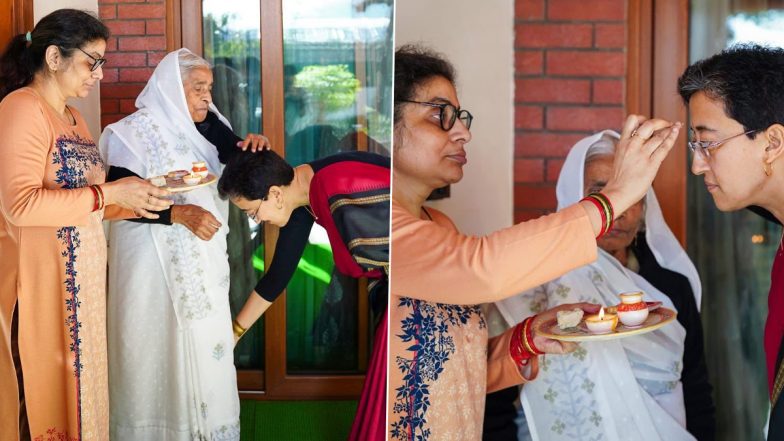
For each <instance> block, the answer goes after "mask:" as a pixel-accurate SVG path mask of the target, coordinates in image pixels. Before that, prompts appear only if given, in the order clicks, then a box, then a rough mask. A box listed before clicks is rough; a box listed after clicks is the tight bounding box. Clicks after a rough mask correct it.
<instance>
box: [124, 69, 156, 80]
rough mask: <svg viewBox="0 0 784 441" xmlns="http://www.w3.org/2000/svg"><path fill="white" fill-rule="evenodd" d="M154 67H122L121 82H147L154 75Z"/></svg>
mask: <svg viewBox="0 0 784 441" xmlns="http://www.w3.org/2000/svg"><path fill="white" fill-rule="evenodd" d="M152 71H153V69H152V68H149V67H126V68H123V69H120V82H121V83H146V82H147V80H149V79H150V76H151V75H152Z"/></svg>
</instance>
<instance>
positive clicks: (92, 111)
mask: <svg viewBox="0 0 784 441" xmlns="http://www.w3.org/2000/svg"><path fill="white" fill-rule="evenodd" d="M62 8H74V9H82V10H85V11H91V12H93V13H95V14H96V15H98V0H35V1H34V2H33V16H34V20H35V22H36V23H38V20H40V19H41V18H43V17H44V16H45V15H46V14H49V13H50V12H52V11H54V10H56V9H62ZM68 104H70V105H72V106H74V107H76V108H77V109H79V112H80V113H81V114H82V116H83V117H84V119H85V120H86V121H87V126H88V127H90V132H91V133H92V134H93V139H94V140H95V142H96V143H97V142H98V137H99V136H100V135H101V86H100V84H99V85H98V87H96V88H95V90H93V91H92V93H90V95H88V96H87V98H82V99H74V100H70V101H68Z"/></svg>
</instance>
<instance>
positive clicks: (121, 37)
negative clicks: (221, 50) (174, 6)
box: [98, 0, 166, 129]
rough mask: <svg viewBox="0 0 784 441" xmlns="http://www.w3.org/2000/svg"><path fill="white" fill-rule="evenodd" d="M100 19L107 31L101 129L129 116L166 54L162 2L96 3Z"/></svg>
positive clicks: (111, 0) (101, 0)
mask: <svg viewBox="0 0 784 441" xmlns="http://www.w3.org/2000/svg"><path fill="white" fill-rule="evenodd" d="M98 10H99V15H100V17H101V20H103V22H104V23H106V25H107V26H108V27H109V29H111V31H112V37H111V38H110V39H109V41H108V42H107V45H106V59H108V60H109V61H108V62H107V63H106V67H104V69H103V80H102V81H101V128H102V129H103V127H105V126H106V125H107V124H111V123H113V122H115V121H117V120H119V119H121V118H122V117H124V116H126V115H129V114H131V113H133V112H134V111H135V110H136V107H135V106H134V105H133V103H134V102H135V101H136V97H137V96H138V95H139V92H141V91H142V89H143V88H144V85H145V83H146V82H147V80H148V79H149V78H150V75H151V74H152V71H153V70H154V69H155V66H157V65H158V62H159V61H160V60H161V59H162V58H163V57H164V55H166V35H165V31H166V20H165V18H164V17H165V13H166V5H165V2H164V1H163V0H161V1H155V0H149V1H144V0H98Z"/></svg>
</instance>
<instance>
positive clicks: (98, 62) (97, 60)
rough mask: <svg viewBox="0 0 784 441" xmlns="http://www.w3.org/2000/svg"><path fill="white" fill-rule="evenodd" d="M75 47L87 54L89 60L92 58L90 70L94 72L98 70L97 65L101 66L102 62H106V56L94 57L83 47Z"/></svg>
mask: <svg viewBox="0 0 784 441" xmlns="http://www.w3.org/2000/svg"><path fill="white" fill-rule="evenodd" d="M77 49H79V50H80V51H82V53H83V54H85V55H87V56H88V57H90V59H91V60H93V65H92V66H90V72H95V71H96V70H98V68H99V67H101V66H103V65H104V64H106V58H95V57H93V56H92V55H90V54H88V53H87V52H85V51H84V49H82V48H80V47H77Z"/></svg>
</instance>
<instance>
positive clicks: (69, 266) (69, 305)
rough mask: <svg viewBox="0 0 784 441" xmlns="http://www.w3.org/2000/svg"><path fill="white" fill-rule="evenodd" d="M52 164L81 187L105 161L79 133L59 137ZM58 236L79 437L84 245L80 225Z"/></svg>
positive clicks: (66, 184)
mask: <svg viewBox="0 0 784 441" xmlns="http://www.w3.org/2000/svg"><path fill="white" fill-rule="evenodd" d="M52 164H53V165H59V166H60V168H59V169H58V170H57V171H56V173H55V182H56V183H57V184H60V185H61V186H62V188H65V189H74V188H82V187H86V186H87V185H89V182H88V180H87V174H86V172H87V170H88V168H89V167H90V166H98V167H100V168H101V169H104V162H103V160H102V159H101V155H100V153H99V152H98V148H97V147H96V145H95V143H94V142H92V141H90V140H88V139H84V138H82V137H80V136H79V135H78V134H74V135H73V136H61V137H59V138H57V141H55V149H54V151H53V152H52ZM57 239H58V240H59V241H60V242H61V243H62V244H63V246H64V249H63V251H62V252H61V255H62V257H63V258H65V282H64V283H65V291H66V293H67V295H66V299H65V308H66V312H68V313H70V314H69V315H68V317H67V318H66V319H65V326H66V327H67V328H68V334H69V337H70V338H71V342H70V343H69V345H68V348H69V350H70V351H71V352H72V353H73V354H74V362H73V368H74V376H75V377H76V385H77V388H76V394H77V398H76V403H77V404H76V405H77V415H79V416H80V417H79V418H78V420H79V428H78V430H79V437H78V438H79V439H81V432H82V428H81V414H82V398H81V386H80V384H79V383H80V379H81V372H82V369H83V368H84V365H83V364H82V358H81V355H82V349H81V343H82V339H81V338H80V337H79V330H80V328H81V327H82V323H81V322H80V321H79V307H80V306H81V301H80V300H79V290H80V287H79V283H77V271H76V259H77V257H78V254H79V247H80V245H81V240H80V238H79V229H78V228H77V227H73V226H69V227H62V228H59V229H58V230H57Z"/></svg>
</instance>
